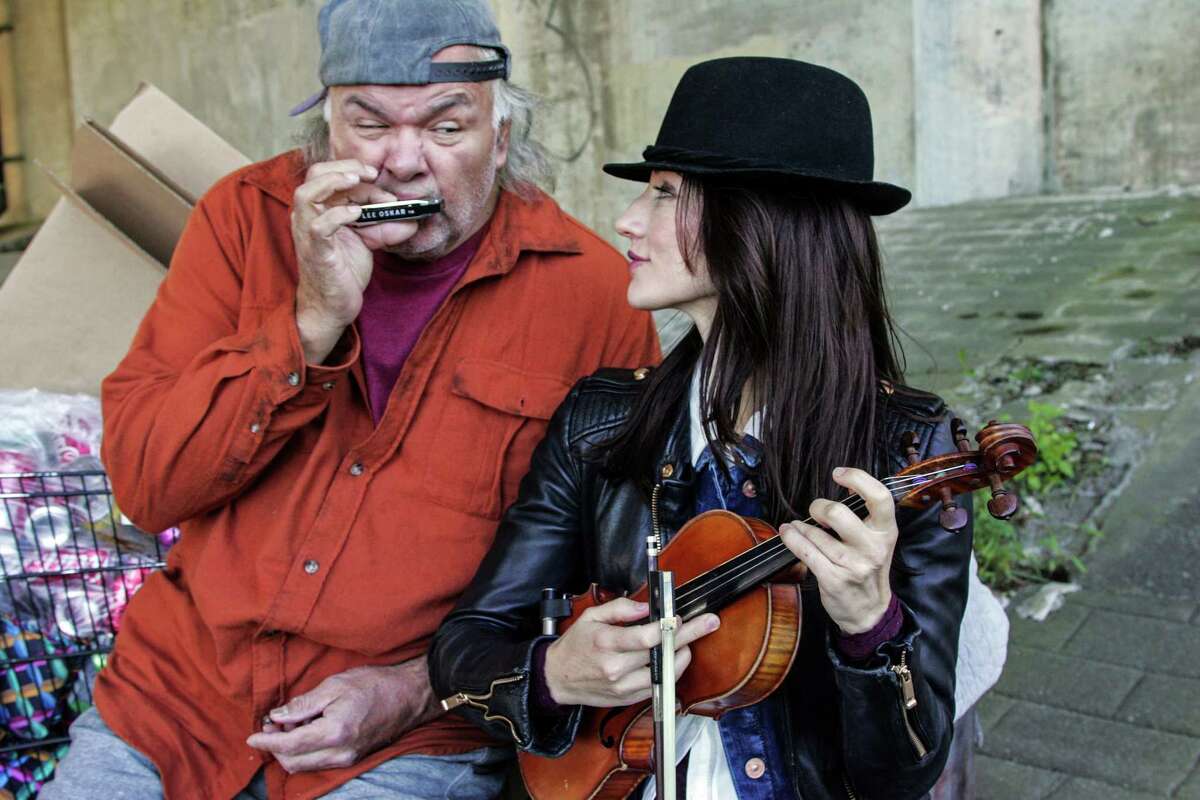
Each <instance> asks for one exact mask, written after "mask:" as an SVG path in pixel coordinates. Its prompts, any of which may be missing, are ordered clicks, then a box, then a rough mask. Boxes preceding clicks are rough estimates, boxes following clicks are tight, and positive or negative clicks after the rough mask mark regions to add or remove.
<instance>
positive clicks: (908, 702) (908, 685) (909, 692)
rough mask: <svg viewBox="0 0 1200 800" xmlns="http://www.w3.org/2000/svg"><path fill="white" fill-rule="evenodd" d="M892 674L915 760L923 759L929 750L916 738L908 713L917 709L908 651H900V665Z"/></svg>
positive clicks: (895, 667) (919, 738) (915, 731)
mask: <svg viewBox="0 0 1200 800" xmlns="http://www.w3.org/2000/svg"><path fill="white" fill-rule="evenodd" d="M892 672H894V673H896V677H897V678H899V679H900V713H901V714H902V715H903V716H904V727H905V728H907V729H908V738H909V739H911V740H912V745H913V748H914V749H915V750H916V751H917V758H924V757H925V754H926V753H928V752H929V749H928V748H927V747H925V744H924V743H923V742H922V741H921V737H919V736H917V730H916V728H914V727H913V723H912V718H911V717H910V716H909V712H911V711H912V710H913V709H915V708H916V707H917V692H916V690H915V689H914V688H913V677H912V672H910V671H909V669H908V651H907V650H901V651H900V663H899V664H897V665H896V666H894V667H892Z"/></svg>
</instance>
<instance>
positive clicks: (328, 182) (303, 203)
mask: <svg viewBox="0 0 1200 800" xmlns="http://www.w3.org/2000/svg"><path fill="white" fill-rule="evenodd" d="M361 180H362V179H361V178H360V177H358V175H355V174H353V173H348V172H331V173H329V174H327V175H322V176H320V177H318V178H315V179H313V180H311V181H309V182H308V183H305V184H301V185H300V186H299V187H298V188H297V189H296V192H295V194H293V195H292V199H293V203H292V206H293V208H295V209H296V210H298V211H303V210H305V209H307V208H309V207H311V206H314V205H316V204H317V203H324V202H325V201H326V200H328V199H329V198H330V197H333V195H335V194H337V193H338V192H344V191H346V190H348V189H350V188H351V187H354V186H357V185H358V184H359V182H360V181H361Z"/></svg>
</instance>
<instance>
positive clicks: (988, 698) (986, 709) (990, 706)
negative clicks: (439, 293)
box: [976, 691, 1017, 739]
mask: <svg viewBox="0 0 1200 800" xmlns="http://www.w3.org/2000/svg"><path fill="white" fill-rule="evenodd" d="M1016 702H1017V701H1016V700H1014V699H1013V698H1011V697H1005V696H1004V695H1002V694H998V693H996V692H994V691H990V692H988V693H987V694H985V695H984V696H983V697H981V698H979V703H978V704H976V708H977V709H978V710H979V724H980V725H982V726H983V736H984V738H985V739H986V738H987V732H988V731H990V730H991V729H992V728H993V727H995V725H996V723H997V722H999V721H1000V719H1001V718H1002V717H1003V716H1004V715H1005V713H1007V711H1008V710H1009V709H1010V708H1012V707H1013V706H1014V705H1016Z"/></svg>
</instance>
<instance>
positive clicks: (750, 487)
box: [742, 481, 758, 497]
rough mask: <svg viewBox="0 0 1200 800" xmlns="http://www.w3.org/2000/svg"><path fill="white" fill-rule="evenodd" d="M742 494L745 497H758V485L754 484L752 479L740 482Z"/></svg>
mask: <svg viewBox="0 0 1200 800" xmlns="http://www.w3.org/2000/svg"><path fill="white" fill-rule="evenodd" d="M742 494H744V495H746V497H758V487H757V486H755V485H754V481H746V482H745V483H743V484H742Z"/></svg>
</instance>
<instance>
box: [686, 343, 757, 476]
mask: <svg viewBox="0 0 1200 800" xmlns="http://www.w3.org/2000/svg"><path fill="white" fill-rule="evenodd" d="M688 414H689V416H690V417H691V422H690V424H689V426H688V428H689V430H690V431H691V442H692V464H693V466H696V465H699V463H700V457H701V456H702V455H704V451H705V449H706V448H707V447H708V440H707V439H705V438H704V426H703V424H702V423H701V421H700V364H699V362H697V364H696V368H695V369H694V370H693V371H692V382H691V386H690V388H689V389H688ZM709 433H710V435H711V436H713V437H715V436H716V432H715V431H713V430H711V429H710V430H709ZM761 433H762V409H759V410H758V411H755V412H754V413H753V414H751V415H750V419H748V420H746V425H745V427H743V428H742V434H743V435H744V436H745V437H746V438H747V439H749V440H750V441H748V442H744V443H743V444H744V445H745V446H743V447H739V448H738V452H739V453H740V455H741V457H742V460H743V461H744V462H746V464H748V465H749V466H751V467H755V466H758V460H759V454H760V451H761V446H760V445H759V444H758V439H759V436H760V434H761Z"/></svg>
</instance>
